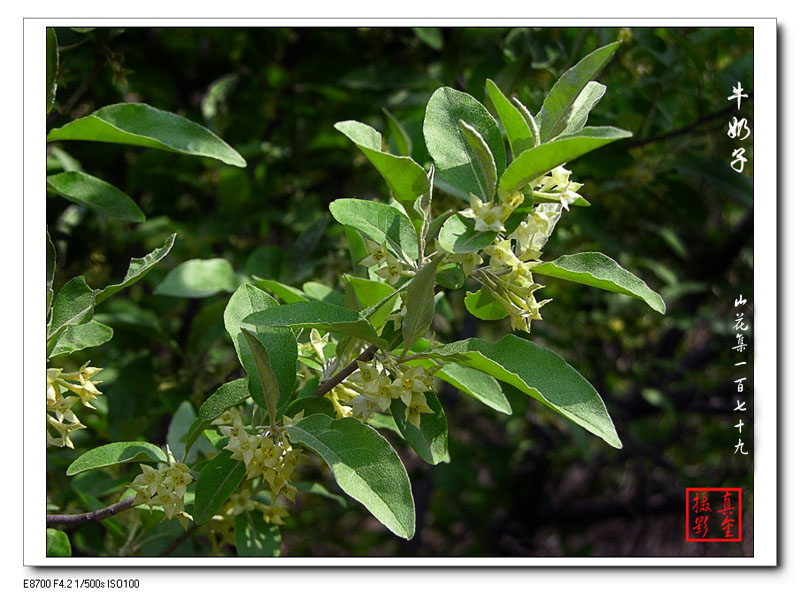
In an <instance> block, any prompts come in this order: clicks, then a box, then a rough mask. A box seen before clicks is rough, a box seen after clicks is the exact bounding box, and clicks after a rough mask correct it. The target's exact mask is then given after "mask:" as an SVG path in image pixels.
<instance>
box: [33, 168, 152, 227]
mask: <svg viewBox="0 0 800 600" xmlns="http://www.w3.org/2000/svg"><path fill="white" fill-rule="evenodd" d="M47 185H48V186H50V187H51V188H52V189H53V190H54V191H55V192H56V193H58V195H59V196H63V197H64V198H66V199H67V200H71V201H72V202H74V203H75V204H80V205H81V206H85V207H86V208H91V209H92V210H96V211H97V212H99V213H101V214H104V215H106V216H107V217H111V218H112V219H119V220H120V221H128V222H131V223H144V221H145V218H144V213H143V212H142V211H141V210H140V209H139V207H138V206H137V205H136V203H135V202H134V201H133V200H131V198H130V197H129V196H128V195H127V194H126V193H125V192H123V191H122V190H120V189H117V188H116V187H114V186H113V185H111V184H110V183H107V182H105V181H103V180H102V179H98V178H97V177H94V176H93V175H89V174H87V173H81V172H80V171H65V172H64V173H59V174H58V175H50V177H48V178H47Z"/></svg>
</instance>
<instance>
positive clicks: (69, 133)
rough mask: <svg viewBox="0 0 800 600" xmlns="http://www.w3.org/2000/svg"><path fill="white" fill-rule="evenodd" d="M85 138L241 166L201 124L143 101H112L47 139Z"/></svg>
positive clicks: (237, 157) (238, 158) (242, 162)
mask: <svg viewBox="0 0 800 600" xmlns="http://www.w3.org/2000/svg"><path fill="white" fill-rule="evenodd" d="M58 140H87V141H90V142H111V143H114V144H132V145H134V146H145V147H147V148H158V149H160V150H167V151H170V152H177V153H178V154H189V155H192V156H205V157H208V158H215V159H217V160H219V161H222V162H224V163H225V164H228V165H232V166H234V167H245V166H247V162H246V161H245V160H244V158H242V156H241V155H240V154H239V153H238V152H236V150H234V149H233V148H231V147H230V146H229V145H228V144H226V143H225V142H224V141H222V140H221V139H219V138H218V137H217V136H216V135H214V134H213V133H211V132H210V131H209V130H208V129H206V128H205V127H202V126H201V125H198V124H197V123H194V122H192V121H190V120H189V119H185V118H184V117H180V116H178V115H176V114H173V113H171V112H166V111H163V110H159V109H157V108H153V107H152V106H148V105H147V104H136V103H129V104H112V105H111V106H104V107H103V108H101V109H100V110H97V111H95V112H93V113H92V114H90V115H89V116H86V117H83V118H81V119H76V120H75V121H72V122H71V123H67V124H66V125H64V126H63V127H59V128H57V129H52V130H51V131H50V133H49V134H48V135H47V141H48V142H55V141H58Z"/></svg>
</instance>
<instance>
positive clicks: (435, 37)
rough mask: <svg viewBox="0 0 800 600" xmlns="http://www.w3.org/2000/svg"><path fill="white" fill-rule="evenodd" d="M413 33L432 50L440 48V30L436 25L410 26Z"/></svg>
mask: <svg viewBox="0 0 800 600" xmlns="http://www.w3.org/2000/svg"><path fill="white" fill-rule="evenodd" d="M412 29H413V30H414V34H415V35H416V36H417V37H418V38H419V39H420V41H422V42H424V43H425V44H426V45H427V46H430V47H431V48H433V49H434V50H441V49H442V47H443V45H444V40H443V39H442V31H441V29H439V28H438V27H412Z"/></svg>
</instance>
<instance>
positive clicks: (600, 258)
mask: <svg viewBox="0 0 800 600" xmlns="http://www.w3.org/2000/svg"><path fill="white" fill-rule="evenodd" d="M531 271H532V272H534V273H538V274H539V275H547V276H549V277H556V278H558V279H566V280H567V281H575V282H577V283H582V284H584V285H590V286H592V287H596V288H600V289H603V290H608V291H610V292H616V293H618V294H625V295H626V296H632V297H633V298H638V299H639V300H642V301H643V302H645V303H646V304H647V305H648V306H649V307H650V308H652V309H653V310H655V311H656V312H660V313H661V314H664V311H665V310H666V307H665V305H664V300H663V299H662V298H661V296H659V295H658V294H657V293H656V292H654V291H653V290H651V289H650V288H649V287H647V284H646V283H645V282H644V281H642V280H641V279H639V278H638V277H636V275H634V274H633V273H631V272H630V271H626V270H625V269H623V268H622V267H621V266H619V264H617V262H616V261H614V260H613V259H611V258H609V257H607V256H606V255H604V254H601V253H599V252H580V253H578V254H566V255H564V256H561V257H559V258H557V259H556V260H554V261H550V262H545V263H540V264H538V265H536V266H535V267H532V268H531Z"/></svg>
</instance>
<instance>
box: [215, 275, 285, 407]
mask: <svg viewBox="0 0 800 600" xmlns="http://www.w3.org/2000/svg"><path fill="white" fill-rule="evenodd" d="M275 306H278V303H277V302H276V301H275V300H274V299H273V298H272V297H271V296H270V295H269V294H267V293H266V292H264V291H262V290H260V289H258V288H257V287H255V286H254V285H251V284H249V283H243V284H242V285H240V286H239V289H237V290H236V292H235V293H234V294H233V296H231V299H230V301H229V302H228V306H227V307H225V315H224V321H225V329H226V330H227V332H228V335H230V336H231V339H232V340H233V345H234V347H235V348H236V354H237V356H238V357H239V362H240V363H242V366H243V367H244V370H245V372H246V373H247V376H248V379H249V389H250V395H251V396H252V397H253V401H254V402H255V403H256V404H258V405H259V406H260V407H261V408H264V409H266V408H267V403H266V400H265V398H264V392H263V390H262V389H261V385H260V384H259V382H258V368H257V367H256V362H255V358H253V354H252V352H250V348H249V347H248V345H247V342H245V339H244V334H243V333H242V331H241V329H242V326H243V324H244V322H245V318H246V317H248V316H250V315H252V314H253V313H255V312H258V311H261V310H264V309H266V308H270V307H275ZM292 306H293V305H292ZM248 329H249V330H250V332H251V333H252V334H253V335H255V336H256V338H258V341H259V342H261V343H262V344H263V345H264V348H266V350H267V354H269V362H270V365H271V366H272V371H273V372H274V373H275V379H276V380H277V382H278V387H279V388H280V401H279V402H278V413H280V412H281V411H282V410H283V408H284V407H285V405H286V403H288V402H289V398H290V397H291V395H292V392H293V391H294V386H295V383H296V382H297V340H296V339H295V336H294V334H293V333H292V332H291V331H289V330H287V329H282V328H278V327H268V326H264V325H255V326H251V327H248Z"/></svg>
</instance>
